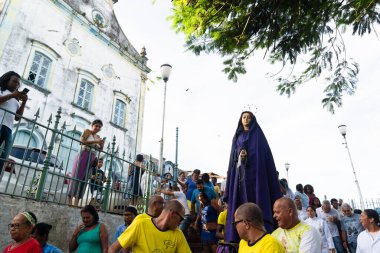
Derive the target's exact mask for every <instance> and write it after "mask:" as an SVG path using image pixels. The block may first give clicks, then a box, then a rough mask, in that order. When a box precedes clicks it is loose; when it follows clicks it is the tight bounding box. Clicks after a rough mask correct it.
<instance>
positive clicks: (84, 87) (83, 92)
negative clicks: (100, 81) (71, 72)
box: [76, 78, 94, 111]
mask: <svg viewBox="0 0 380 253" xmlns="http://www.w3.org/2000/svg"><path fill="white" fill-rule="evenodd" d="M93 91H94V85H93V84H92V83H91V82H90V81H89V80H87V79H84V78H82V79H81V80H80V85H79V90H78V96H77V101H76V104H77V105H78V106H80V107H82V108H84V109H86V110H88V111H90V110H91V104H92V95H93Z"/></svg>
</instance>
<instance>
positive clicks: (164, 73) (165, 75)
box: [158, 64, 172, 176]
mask: <svg viewBox="0 0 380 253" xmlns="http://www.w3.org/2000/svg"><path fill="white" fill-rule="evenodd" d="M171 71H172V66H171V65H169V64H162V65H161V77H162V80H164V83H165V86H164V109H163V113H162V132H161V140H160V161H159V163H158V173H159V174H160V176H162V169H163V154H164V129H165V105H166V83H167V82H168V80H169V76H170V72H171Z"/></svg>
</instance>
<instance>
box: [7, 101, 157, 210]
mask: <svg viewBox="0 0 380 253" xmlns="http://www.w3.org/2000/svg"><path fill="white" fill-rule="evenodd" d="M0 110H3V111H4V112H5V113H10V114H13V113H11V112H10V111H7V110H4V109H0ZM39 114H40V112H39V110H37V112H36V114H35V115H34V116H35V117H34V119H27V118H25V117H21V118H20V120H19V121H18V122H17V124H16V125H15V126H14V129H13V132H12V140H11V142H12V149H11V151H10V155H9V157H8V158H6V159H1V158H0V161H1V160H2V161H4V166H3V167H2V170H1V174H0V194H7V195H11V196H18V197H24V198H29V199H33V200H36V201H45V202H52V203H58V204H68V202H67V201H68V199H69V195H73V196H72V197H73V198H74V199H75V198H78V199H79V201H78V206H84V205H87V204H89V203H91V204H93V205H95V206H96V207H97V208H98V209H99V210H101V211H103V212H112V213H122V212H123V210H124V208H125V206H127V205H130V204H134V205H135V206H136V207H137V208H138V210H139V211H140V212H142V211H145V210H146V206H147V201H148V199H149V196H150V195H151V194H153V193H154V191H155V188H156V187H157V185H158V182H159V181H160V180H159V177H158V176H157V174H156V171H155V164H154V163H153V162H152V159H151V158H150V159H149V160H148V161H146V162H145V166H144V167H142V168H140V167H138V166H136V165H134V164H133V160H132V159H131V155H129V156H128V157H126V154H125V153H126V152H125V150H124V151H123V152H122V154H120V152H119V147H118V146H116V138H115V136H113V138H112V140H111V142H110V143H108V145H107V146H106V147H105V148H104V150H98V149H96V148H94V147H89V146H85V145H83V143H81V142H80V141H79V138H78V134H74V133H78V132H77V131H76V127H75V126H74V128H73V129H72V130H71V131H66V128H67V125H66V122H65V121H63V123H62V122H61V114H62V111H61V108H59V109H58V111H57V113H56V115H55V116H54V117H53V115H50V117H49V119H48V120H47V125H43V124H41V123H40V122H37V120H38V118H39ZM53 118H54V122H53ZM3 120H4V119H3V118H0V125H2V124H3ZM3 137H4V136H3ZM0 138H1V133H0ZM0 144H1V143H0ZM4 151H5V145H1V146H0V154H2V152H4ZM86 152H87V155H88V158H87V160H86V161H82V163H80V162H79V161H80V160H81V159H82V160H83V157H84V153H86ZM82 155H83V157H82ZM73 158H76V159H75V160H74V161H76V162H74V163H73V162H72V161H73ZM95 159H96V160H97V161H99V159H102V160H103V161H104V163H103V167H101V168H100V169H101V170H102V171H103V172H104V175H105V180H96V179H97V177H98V176H99V175H101V174H102V173H100V172H99V171H97V170H96V167H95V163H94V162H93V161H94V160H95ZM78 160H79V161H78ZM74 167H80V168H81V169H82V173H83V170H84V171H85V172H84V174H85V175H84V177H83V175H82V177H80V176H78V175H79V173H77V175H73V173H72V172H73V168H74ZM76 171H79V168H77V170H76ZM98 172H99V173H98ZM136 183H137V184H138V185H136ZM134 189H135V190H134ZM136 189H137V190H136ZM94 190H96V191H95V193H94ZM80 191H82V192H83V196H80V195H79V194H80V193H81V192H80Z"/></svg>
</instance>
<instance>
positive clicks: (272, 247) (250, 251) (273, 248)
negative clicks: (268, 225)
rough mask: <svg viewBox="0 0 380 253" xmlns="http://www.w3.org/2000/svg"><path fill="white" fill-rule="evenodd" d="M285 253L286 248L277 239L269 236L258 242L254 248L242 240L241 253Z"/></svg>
mask: <svg viewBox="0 0 380 253" xmlns="http://www.w3.org/2000/svg"><path fill="white" fill-rule="evenodd" d="M266 252H268V253H269V252H270V253H285V249H284V247H282V245H281V243H280V242H279V241H277V239H276V238H274V237H273V236H271V235H269V234H267V235H265V236H264V237H263V238H261V239H260V240H259V241H258V242H256V243H255V244H254V245H253V246H249V245H248V242H247V241H244V240H240V243H239V253H266Z"/></svg>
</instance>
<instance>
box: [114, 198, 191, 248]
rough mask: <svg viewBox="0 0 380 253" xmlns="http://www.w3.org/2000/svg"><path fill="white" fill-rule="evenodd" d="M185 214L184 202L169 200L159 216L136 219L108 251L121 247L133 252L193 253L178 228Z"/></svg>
mask: <svg viewBox="0 0 380 253" xmlns="http://www.w3.org/2000/svg"><path fill="white" fill-rule="evenodd" d="M184 216H185V209H184V207H183V206H182V204H181V203H180V202H178V201H177V200H169V201H167V202H166V203H165V207H164V210H163V211H162V213H161V215H160V216H158V217H157V218H144V219H139V220H134V221H133V223H132V224H131V225H130V226H129V227H128V228H127V229H126V230H125V231H124V233H123V234H122V235H121V236H120V237H119V238H118V239H117V240H116V242H114V243H113V244H112V245H111V247H110V248H109V249H108V253H117V252H119V250H120V249H121V248H124V249H126V248H130V249H132V251H133V253H146V252H166V253H191V250H190V247H189V245H188V244H187V241H186V238H185V236H184V235H183V233H182V231H181V230H179V228H178V225H179V224H180V222H181V221H183V219H184Z"/></svg>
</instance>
